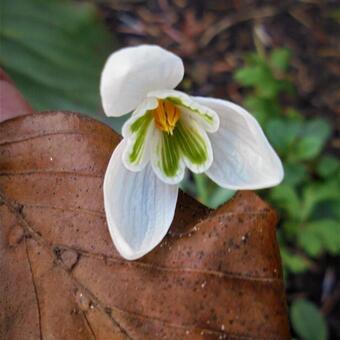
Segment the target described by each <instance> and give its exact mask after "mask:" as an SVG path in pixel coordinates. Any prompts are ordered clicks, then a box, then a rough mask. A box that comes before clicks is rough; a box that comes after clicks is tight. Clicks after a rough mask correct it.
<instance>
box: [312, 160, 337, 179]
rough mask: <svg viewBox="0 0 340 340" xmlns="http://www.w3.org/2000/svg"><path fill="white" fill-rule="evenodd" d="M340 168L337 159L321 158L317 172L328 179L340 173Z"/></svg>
mask: <svg viewBox="0 0 340 340" xmlns="http://www.w3.org/2000/svg"><path fill="white" fill-rule="evenodd" d="M339 168H340V161H339V160H338V159H337V158H336V157H334V156H330V155H325V156H322V157H321V158H320V160H319V162H318V164H317V167H316V171H317V173H318V174H319V175H320V176H321V177H324V178H327V177H329V176H331V175H333V174H335V173H336V172H337V171H339Z"/></svg>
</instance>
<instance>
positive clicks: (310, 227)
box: [300, 219, 340, 256]
mask: <svg viewBox="0 0 340 340" xmlns="http://www.w3.org/2000/svg"><path fill="white" fill-rule="evenodd" d="M302 235H309V237H314V238H316V239H317V240H318V242H319V244H320V251H321V250H325V251H327V252H329V253H331V254H333V255H337V254H339V253H340V221H336V220H332V219H323V220H318V221H313V222H309V223H308V224H306V225H305V226H304V231H303V232H302V233H301V234H300V239H301V236H302ZM307 247H310V245H307ZM315 255H318V254H315ZM315 255H314V256H315ZM311 256H313V254H311Z"/></svg>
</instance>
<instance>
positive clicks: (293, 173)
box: [283, 162, 308, 186]
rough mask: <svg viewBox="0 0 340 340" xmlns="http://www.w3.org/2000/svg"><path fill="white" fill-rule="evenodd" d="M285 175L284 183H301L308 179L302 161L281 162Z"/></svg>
mask: <svg viewBox="0 0 340 340" xmlns="http://www.w3.org/2000/svg"><path fill="white" fill-rule="evenodd" d="M283 166H284V171H285V176H284V179H283V183H284V184H289V185H292V186H295V185H298V184H301V183H302V182H303V181H305V180H308V172H307V169H306V166H305V165H304V164H302V163H288V162H285V163H283Z"/></svg>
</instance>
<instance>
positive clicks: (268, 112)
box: [244, 96, 280, 126]
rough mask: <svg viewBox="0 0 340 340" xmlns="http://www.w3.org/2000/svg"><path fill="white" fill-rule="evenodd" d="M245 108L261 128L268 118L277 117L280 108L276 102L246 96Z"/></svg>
mask: <svg viewBox="0 0 340 340" xmlns="http://www.w3.org/2000/svg"><path fill="white" fill-rule="evenodd" d="M244 105H245V107H246V108H247V109H248V110H249V111H250V112H251V113H252V114H253V115H254V116H255V118H256V119H257V120H258V122H259V123H260V125H261V126H264V125H265V123H266V121H267V120H268V118H271V117H275V116H278V115H279V114H280V107H279V105H278V103H277V102H276V101H273V100H270V99H266V98H260V97H257V96H247V97H246V98H245V100H244Z"/></svg>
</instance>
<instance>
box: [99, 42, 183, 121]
mask: <svg viewBox="0 0 340 340" xmlns="http://www.w3.org/2000/svg"><path fill="white" fill-rule="evenodd" d="M183 75H184V66H183V62H182V59H181V58H179V57H178V56H176V55H175V54H173V53H171V52H169V51H167V50H165V49H163V48H161V47H159V46H156V45H140V46H137V47H127V48H123V49H121V50H119V51H117V52H114V53H112V54H111V55H110V57H109V58H108V60H107V61H106V64H105V66H104V69H103V71H102V75H101V81H100V95H101V98H102V104H103V108H104V111H105V114H106V115H107V116H114V117H118V116H122V115H124V114H126V113H128V112H130V111H132V110H134V109H135V108H136V107H137V106H138V105H139V104H140V103H141V102H142V100H143V99H144V98H145V97H146V95H147V93H148V92H150V91H153V90H158V89H173V88H175V87H176V86H177V85H178V84H179V83H180V82H181V80H182V79H183Z"/></svg>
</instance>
